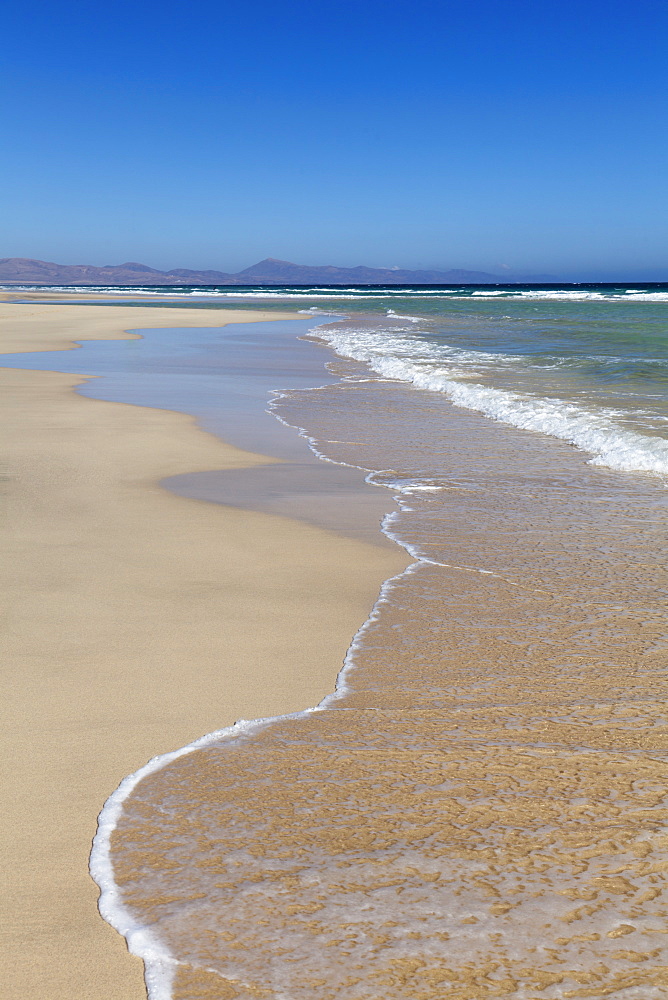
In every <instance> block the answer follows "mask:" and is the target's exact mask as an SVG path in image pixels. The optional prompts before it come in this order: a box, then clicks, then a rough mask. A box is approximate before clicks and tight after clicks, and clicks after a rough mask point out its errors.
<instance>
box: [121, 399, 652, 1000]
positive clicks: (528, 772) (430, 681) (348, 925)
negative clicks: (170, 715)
mask: <svg viewBox="0 0 668 1000" xmlns="http://www.w3.org/2000/svg"><path fill="white" fill-rule="evenodd" d="M306 395H307V394H302V396H300V394H299V393H298V392H297V393H296V394H295V396H296V397H298V398H299V405H298V408H297V404H296V408H295V410H293V411H290V409H289V406H288V404H287V403H285V404H284V406H283V408H282V410H281V411H280V412H281V414H282V415H283V416H286V417H287V418H288V419H290V417H292V418H293V419H295V418H296V416H297V415H299V418H300V421H303V423H304V424H305V426H307V427H308V429H309V432H311V433H315V430H314V427H316V426H317V427H319V429H320V436H318V435H317V439H318V440H321V439H322V438H323V437H324V438H325V439H326V441H327V450H328V454H329V456H330V457H332V458H335V459H339V460H347V461H353V462H356V463H357V464H359V465H364V466H366V467H367V468H368V467H370V468H379V469H387V468H390V467H392V468H394V469H397V468H398V469H399V472H400V473H403V474H405V475H406V476H408V475H409V472H410V469H411V468H415V467H416V466H417V467H418V468H419V467H420V465H421V464H422V467H425V466H426V467H427V468H429V469H430V471H431V472H432V473H433V474H434V475H436V470H437V469H438V470H440V471H439V473H438V481H439V482H440V483H441V484H442V485H441V491H440V492H438V493H437V494H436V495H434V494H431V495H430V494H429V493H427V495H426V496H425V495H424V494H422V495H420V494H419V493H416V494H412V495H411V496H410V498H409V500H408V501H407V502H408V503H409V504H410V515H409V516H407V517H405V518H403V519H402V521H401V525H402V528H401V529H399V528H397V527H396V522H395V525H394V528H393V530H397V531H399V532H400V534H401V535H402V537H404V538H407V537H408V538H409V539H410V540H412V541H413V542H414V543H415V544H417V545H420V546H421V547H422V550H423V551H426V553H427V554H428V556H429V558H430V559H431V560H432V562H430V563H422V565H421V566H420V567H419V569H415V570H413V571H411V573H409V574H406V575H404V576H403V577H402V578H401V579H399V580H396V581H394V583H393V585H392V589H391V591H390V594H391V597H390V598H389V599H388V600H387V601H386V602H385V603H383V604H381V605H379V608H378V612H377V615H376V617H375V618H374V620H373V621H372V622H371V623H370V624H369V625H368V627H367V628H366V629H365V632H364V634H363V636H361V637H358V643H357V648H356V652H355V663H356V667H355V669H354V670H351V671H350V672H349V674H348V675H347V684H348V686H347V690H346V691H345V693H343V694H342V696H341V697H340V698H339V700H332V701H330V702H329V704H328V707H327V709H326V710H324V711H320V712H316V713H311V714H308V715H305V716H302V717H300V718H296V719H294V718H293V719H289V720H279V721H276V722H274V723H272V724H271V725H268V726H265V727H263V728H261V729H260V728H258V729H256V730H255V731H254V732H252V733H247V734H244V735H243V736H241V737H236V738H235V737H234V736H232V735H229V736H228V737H226V738H224V739H221V740H219V741H218V742H217V743H216V744H210V745H209V746H207V747H205V748H202V749H198V750H197V751H195V752H194V753H192V754H190V755H189V756H184V757H181V758H179V759H178V760H175V761H172V762H171V763H169V764H168V765H167V766H165V767H164V768H163V769H162V770H160V771H158V772H156V773H154V774H152V775H149V776H148V777H146V778H144V779H143V781H141V782H140V783H139V784H138V785H137V786H136V788H135V789H134V791H133V793H132V795H131V796H129V798H128V799H127V800H126V802H125V805H124V813H123V816H122V817H121V820H120V822H119V825H118V827H117V829H116V832H115V835H114V838H113V841H112V854H113V859H114V864H115V869H116V878H117V883H118V884H120V885H121V887H122V898H123V900H124V902H125V904H126V906H128V907H130V909H131V910H132V912H133V913H134V914H136V915H137V917H138V918H139V920H140V921H141V922H142V923H143V924H145V925H146V924H149V925H150V926H151V927H152V929H153V931H154V932H155V933H156V935H157V936H158V937H159V940H160V941H161V942H162V944H163V946H166V947H167V948H168V949H169V952H170V954H171V955H172V956H173V957H174V958H176V959H177V960H178V961H179V962H180V963H181V965H180V966H179V967H178V969H177V972H176V977H175V983H174V990H173V996H174V998H175V1000H195V998H198V1000H232V998H244V1000H247V998H250V997H254V998H264V1000H274V998H276V997H289V998H290V1000H503V998H520V997H521V998H522V1000H567V998H573V1000H575V998H582V1000H584V998H592V997H599V998H603V997H614V998H615V1000H616V998H618V997H619V998H620V1000H622V998H623V1000H658V998H660V997H664V996H665V995H666V990H668V948H667V941H668V933H667V932H668V900H667V899H666V889H665V886H666V872H668V833H667V828H668V803H667V802H666V796H665V792H666V781H665V778H666V770H667V766H668V720H667V719H666V712H665V702H666V697H667V696H668V683H667V681H666V662H667V655H666V654H667V652H668V645H667V643H666V616H665V582H666V574H665V561H666V560H665V548H666V530H665V528H666V500H665V496H666V494H665V489H664V488H663V485H662V484H661V483H659V482H657V481H656V480H654V479H652V478H651V477H643V476H637V477H634V476H627V477H625V476H620V475H619V474H617V473H614V472H612V471H611V470H607V469H602V468H596V467H592V466H588V465H587V464H586V457H585V456H583V455H582V453H579V452H577V451H576V450H575V449H572V448H569V447H568V446H567V445H565V444H563V443H562V442H552V443H551V442H549V441H548V442H547V443H546V442H545V440H544V439H543V438H542V437H540V436H538V435H530V434H526V433H523V432H521V431H516V430H515V429H513V428H507V427H504V426H503V425H501V424H498V423H492V422H491V421H488V420H486V419H485V418H483V417H481V416H480V415H478V414H475V413H472V412H471V411H468V410H461V409H458V408H455V407H453V406H451V404H449V403H448V401H447V400H441V399H439V398H438V396H437V394H432V393H421V392H420V391H419V390H412V389H410V388H408V387H406V388H405V389H402V388H401V387H399V386H397V385H388V384H385V383H383V382H377V383H368V381H360V382H359V383H357V384H354V383H350V382H348V383H345V384H341V383H339V384H338V385H329V386H326V387H324V388H322V389H319V390H315V391H311V392H310V393H308V402H306V403H305V402H304V399H303V397H304V396H306ZM309 407H310V409H309ZM409 413H410V415H411V420H408V419H407V414H409ZM374 420H375V421H376V423H374ZM318 421H319V423H318ZM434 426H436V427H437V428H438V434H439V438H438V447H439V448H440V449H441V450H440V453H438V454H437V449H436V448H435V447H434V440H433V438H429V437H428V436H427V434H426V432H425V431H424V428H427V427H434ZM407 427H408V430H407ZM420 447H423V448H424V449H425V450H427V449H428V454H426V455H425V456H423V455H421V454H420V453H419V449H420ZM383 449H384V450H383ZM391 461H395V462H400V463H403V464H399V465H398V466H397V465H394V466H390V462H391ZM411 462H413V463H414V465H411V464H410V463H411ZM427 463H429V464H427ZM439 463H440V466H439ZM397 474H399V473H397Z"/></svg>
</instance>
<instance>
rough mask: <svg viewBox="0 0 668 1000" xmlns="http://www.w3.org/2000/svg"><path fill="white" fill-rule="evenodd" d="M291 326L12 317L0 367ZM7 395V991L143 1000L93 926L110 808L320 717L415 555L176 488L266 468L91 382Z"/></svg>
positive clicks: (11, 376) (0, 320)
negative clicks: (277, 728) (99, 835)
mask: <svg viewBox="0 0 668 1000" xmlns="http://www.w3.org/2000/svg"><path fill="white" fill-rule="evenodd" d="M285 317H286V313H270V312H260V311H254V312H250V311H246V310H243V311H238V312H237V311H235V312H233V311H232V310H229V311H228V310H225V311H224V312H221V311H220V310H217V311H215V312H214V311H210V310H203V309H188V308H179V309H175V308H168V309H161V308H160V307H155V306H152V307H151V308H150V309H147V308H146V307H121V306H119V305H114V306H113V307H110V308H105V307H104V306H101V305H96V306H90V307H87V306H85V305H83V306H82V305H68V306H66V305H62V306H61V305H42V304H36V305H35V304H33V303H31V304H26V305H20V304H16V303H11V304H6V303H3V304H2V305H0V353H16V352H25V351H39V350H56V349H61V350H67V349H70V348H72V347H74V346H75V345H74V341H81V340H99V339H135V335H133V334H127V333H125V332H124V330H125V329H127V328H133V327H134V328H137V327H142V328H144V329H149V328H151V329H154V328H161V327H165V326H172V327H173V326H175V325H178V326H183V327H185V326H209V327H211V326H216V325H223V321H224V323H225V324H226V323H232V322H234V323H238V322H244V321H249V322H257V321H262V320H270V319H273V318H277V319H278V318H280V319H284V318H285ZM212 320H213V322H212ZM72 362H73V363H72V368H73V369H74V370H76V359H75V357H73V359H72ZM3 379H4V382H5V387H6V391H5V394H4V397H5V406H6V410H5V413H4V415H3V421H4V425H5V427H6V429H7V430H8V431H9V432H10V433H9V435H8V437H9V447H8V452H7V480H6V489H5V492H6V499H5V504H4V506H5V511H6V523H7V524H8V527H9V528H10V530H9V531H8V533H7V547H8V552H7V558H6V559H5V560H4V565H5V567H6V571H5V576H6V579H5V581H4V587H5V588H6V590H7V592H8V594H9V595H10V605H11V608H10V610H11V611H12V612H13V623H12V625H11V627H10V629H9V642H8V650H7V654H8V655H7V662H9V663H13V664H14V668H12V671H11V674H12V676H10V685H11V689H12V698H11V707H10V712H9V719H8V720H7V724H6V732H7V734H8V735H7V750H6V754H7V755H8V756H10V755H11V759H12V770H11V774H10V775H9V782H8V784H9V796H10V798H12V799H13V800H14V801H15V803H16V805H15V807H14V808H13V809H12V810H11V813H10V811H7V813H6V814H5V819H4V821H3V824H2V837H3V840H4V841H5V842H6V846H5V856H6V857H7V859H8V862H9V864H8V869H9V870H10V872H11V880H10V881H11V885H10V887H9V889H8V892H7V898H8V901H9V905H8V909H9V911H10V912H11V913H12V925H11V927H10V928H8V932H7V934H6V940H5V944H4V947H3V951H4V953H5V955H6V956H7V966H8V969H9V972H8V973H7V974H6V977H5V990H6V993H5V995H6V996H7V997H8V1000H14V998H16V1000H18V998H19V997H21V998H23V997H25V996H47V995H48V996H49V998H50V1000H60V998H63V1000H64V998H65V997H67V998H68V1000H69V998H71V997H77V998H80V997H81V998H88V997H90V998H97V997H99V998H100V1000H102V998H105V1000H131V998H134V997H141V996H142V995H143V991H144V986H143V969H142V965H141V962H139V961H138V960H136V959H133V958H131V957H129V956H128V954H127V951H126V946H125V943H124V941H123V940H122V939H121V938H120V936H119V935H117V934H116V932H115V931H113V930H112V929H111V928H110V927H109V926H108V925H107V924H105V923H104V922H103V921H102V919H101V918H100V917H99V915H98V913H97V909H96V896H97V890H96V887H95V886H94V884H93V883H92V881H91V879H90V877H89V874H88V868H87V863H88V853H89V849H90V841H91V839H92V836H93V834H94V832H95V822H96V815H97V813H98V812H99V810H100V808H101V807H102V804H103V802H104V800H105V799H106V798H107V796H108V795H109V794H111V792H113V790H114V789H115V788H116V787H117V785H118V784H119V782H120V781H121V780H122V779H123V778H124V777H125V776H126V775H127V774H129V773H130V772H131V771H134V770H136V769H137V768H138V767H140V766H142V765H143V764H144V763H145V762H146V761H147V760H148V759H149V758H150V757H152V756H154V755H155V754H158V753H164V752H167V751H169V750H174V749H177V748H179V747H181V746H183V745H185V744H187V743H190V742H192V741H193V740H194V739H197V738H198V737H201V736H202V735H203V734H205V733H207V732H210V731H212V730H214V729H218V728H221V727H222V726H225V725H230V724H232V723H233V722H234V721H236V719H238V718H240V717H245V718H257V717H262V716H265V717H266V716H273V715H277V714H283V713H286V712H293V711H298V710H300V709H302V708H304V707H306V706H308V705H312V704H315V703H317V702H318V701H320V700H321V698H322V697H323V696H324V695H326V694H327V693H328V692H330V691H331V690H332V688H333V684H334V678H335V676H336V674H337V672H338V670H339V668H340V666H341V663H342V660H343V657H344V654H345V651H346V649H347V647H348V644H349V642H350V640H351V637H352V636H353V634H354V633H355V631H356V630H357V629H358V628H359V626H360V625H361V624H362V623H363V621H364V620H365V618H366V617H367V615H368V612H369V610H370V608H371V606H372V604H373V602H374V600H375V598H376V596H377V593H378V590H379V588H380V585H381V584H382V582H383V581H384V580H385V579H386V578H387V577H389V576H391V575H393V574H394V573H395V572H397V571H398V570H399V569H400V568H402V567H403V566H404V565H405V563H406V559H405V557H404V556H403V553H401V551H400V550H398V549H397V550H396V552H394V551H391V550H389V549H386V548H383V547H381V546H373V545H370V544H365V543H364V542H361V541H358V540H352V539H350V538H347V537H343V536H341V535H339V534H335V533H333V532H331V531H326V530H323V529H322V528H318V527H314V526H312V525H309V524H305V523H302V522H299V521H295V520H290V519H288V518H286V517H282V516H277V515H272V514H267V513H260V512H256V511H246V510H242V509H236V508H235V509H232V508H229V507H225V506H222V505H219V504H210V503H207V502H204V501H199V500H192V499H184V498H182V497H178V496H175V495H174V494H172V493H170V492H168V491H167V490H166V489H163V488H161V487H160V486H159V485H158V483H159V481H160V480H162V479H164V478H166V477H169V476H174V475H178V474H183V473H190V472H196V471H199V470H202V469H213V468H216V469H223V468H226V469H232V468H237V469H242V468H251V467H253V466H260V465H262V464H266V463H267V462H269V461H273V460H269V459H267V458H265V457H263V456H262V455H255V454H252V453H249V452H245V451H242V450H240V449H237V448H233V447H231V446H229V445H227V444H225V443H224V442H223V441H221V440H220V439H219V438H217V437H214V436H213V435H212V434H208V433H207V432H205V431H202V430H201V429H199V428H198V427H197V426H196V425H195V422H194V420H193V419H192V418H190V417H187V416H185V415H183V414H180V413H175V412H170V411H165V410H156V409H146V408H141V407H137V406H130V405H127V404H124V403H112V402H105V401H100V400H91V399H88V398H85V397H83V396H81V395H77V394H76V393H75V392H74V391H73V390H74V389H75V388H76V386H77V385H79V384H81V382H82V378H81V377H80V376H76V375H63V374H58V373H54V372H46V371H22V370H15V369H4V370H3ZM212 539H215V545H212ZM249 624H250V627H249ZM14 670H15V672H14ZM193 675H194V676H193Z"/></svg>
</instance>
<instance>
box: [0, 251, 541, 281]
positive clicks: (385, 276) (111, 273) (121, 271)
mask: <svg viewBox="0 0 668 1000" xmlns="http://www.w3.org/2000/svg"><path fill="white" fill-rule="evenodd" d="M553 280H554V278H551V277H550V275H545V274H542V275H541V274H534V275H515V276H513V277H509V276H508V275H498V274H489V273H488V272H486V271H465V270H461V269H460V268H455V269H453V270H450V271H436V270H429V271H409V270H405V269H402V268H397V267H392V268H385V267H364V266H360V267H333V266H328V265H325V266H310V265H305V264H292V263H291V262H290V261H287V260H276V259H275V258H274V257H267V258H266V259H265V260H261V261H260V262H259V263H258V264H253V266H252V267H247V268H246V269H245V270H243V271H237V272H236V273H235V274H228V273H226V272H225V271H192V270H189V269H188V268H174V270H172V271H159V270H157V269H156V268H155V267H149V266H148V265H147V264H137V263H136V262H135V261H128V262H126V263H125V264H109V265H105V266H104V267H94V266H93V265H91V264H53V263H51V262H49V261H44V260H31V259H30V258H28V257H4V258H0V282H2V283H3V284H31V285H349V284H350V285H464V284H469V285H484V284H497V283H501V284H504V285H505V284H508V283H511V284H516V283H524V282H545V281H553Z"/></svg>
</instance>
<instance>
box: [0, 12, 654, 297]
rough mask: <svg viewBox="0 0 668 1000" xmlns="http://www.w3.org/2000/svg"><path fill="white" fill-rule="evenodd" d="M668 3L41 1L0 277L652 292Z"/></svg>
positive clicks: (17, 31)
mask: <svg viewBox="0 0 668 1000" xmlns="http://www.w3.org/2000/svg"><path fill="white" fill-rule="evenodd" d="M667 29H668V4H667V3H666V2H663V0H662V2H658V0H651V2H648V0H636V2H635V3H634V4H633V5H630V4H628V3H625V4H623V5H622V4H621V3H617V2H615V0H609V2H607V3H603V2H587V0H583V2H579V3H572V2H570V0H564V2H553V0H533V2H520V0H507V2H503V0H496V2H490V0H470V2H464V0H459V2H457V3H453V2H450V0H443V2H440V3H437V2H431V0H428V2H426V0H413V2H412V3H408V2H404V0H401V2H393V0H385V2H382V3H381V2H377V0H368V2H364V0H361V2H357V3H350V2H348V0H344V2H339V3H337V4H336V5H333V4H318V3H317V2H313V0H311V2H308V3H307V2H302V0H297V2H293V3H290V4H289V5H284V4H280V5H279V4H277V3H267V2H265V0H256V2H254V3H252V4H250V3H247V4H243V5H241V4H238V3H234V4H232V3H226V2H218V3H209V2H198V0H194V2H191V3H190V4H184V3H182V2H179V3H173V2H171V0H166V2H164V3H147V2H145V0H135V2H133V3H128V2H126V0H119V2H117V3H115V4H113V5H110V4H107V5H95V4H91V3H90V2H86V3H83V2H81V0H71V2H70V3H69V4H67V5H66V6H63V5H62V4H60V3H59V4H55V3H50V2H49V3H44V2H42V3H40V2H39V0H38V2H37V3H34V4H31V5H29V6H28V5H26V6H25V7H23V8H22V9H19V5H18V4H14V5H13V10H12V11H10V13H9V14H8V15H6V21H5V24H4V25H3V36H4V37H3V67H2V70H1V75H2V94H3V98H2V127H3V137H4V148H5V155H4V156H3V157H2V161H1V163H0V181H1V184H0V191H2V195H1V199H2V218H3V225H2V231H3V238H2V241H1V243H0V256H12V257H13V256H29V257H38V258H43V259H50V260H56V261H59V262H63V263H80V262H87V263H95V264H106V263H119V262H120V261H122V260H128V259H132V260H140V261H143V262H145V263H148V264H151V265H153V266H155V267H160V268H163V267H164V268H170V267H177V266H184V267H195V268H197V267H215V268H220V269H224V270H237V269H239V268H242V267H244V266H247V265H249V264H251V263H254V262H255V261H256V260H258V259H260V258H262V257H265V256H269V255H271V256H275V257H282V258H286V259H290V260H296V261H298V262H301V263H335V264H340V265H354V264H358V263H365V264H370V265H376V266H381V265H388V266H391V265H399V266H403V267H420V266H437V267H444V268H447V267H460V266H464V267H473V268H484V269H489V270H493V271H495V272H499V271H500V270H501V269H502V268H505V267H508V268H511V269H513V270H514V271H542V272H544V271H549V272H552V273H554V274H557V275H559V276H564V277H573V278H579V277H583V278H586V277H592V278H593V277H598V278H605V277H611V278H619V277H623V276H628V277H629V278H630V279H633V278H641V277H645V278H647V279H651V278H655V279H661V278H668V227H667V225H666V222H667V218H666V216H667V212H666V202H667V199H666V177H667V170H666V151H667V146H668V138H667V137H668V130H667V128H666V106H667V105H666V99H667V97H668V94H667V86H666V84H667V82H668V60H667V59H666V51H667V44H666V43H667V40H668V31H667Z"/></svg>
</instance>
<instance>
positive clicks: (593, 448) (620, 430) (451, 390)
mask: <svg viewBox="0 0 668 1000" xmlns="http://www.w3.org/2000/svg"><path fill="white" fill-rule="evenodd" d="M314 332H316V333H317V335H318V336H319V337H321V338H322V339H324V340H326V341H327V342H328V343H329V344H330V346H331V347H333V348H334V349H335V350H336V351H337V352H338V353H339V354H341V355H343V356H345V357H349V358H353V359H355V360H357V361H362V362H365V363H366V364H368V365H369V366H370V367H371V368H372V369H373V371H375V372H377V373H378V374H379V375H382V376H384V377H386V378H392V379H396V380H399V381H403V382H409V383H411V384H412V385H415V386H416V387H417V388H420V389H428V390H430V391H431V392H440V393H444V394H445V395H447V396H448V398H449V399H450V400H451V401H452V402H453V403H454V404H455V405H457V406H462V407H466V408H468V409H471V410H477V411H478V412H479V413H483V414H485V416H488V417H491V418H493V419H494V420H499V421H501V422H503V423H506V424H510V425H512V426H513V427H518V428H520V429H522V430H530V431H538V432H540V433H542V434H547V435H549V436H551V437H556V438H560V439H561V440H563V441H568V442H569V444H572V445H574V446H575V447H577V448H579V449H581V450H582V451H585V452H589V453H590V454H591V455H592V456H593V457H592V459H591V462H592V464H594V465H604V466H607V467H608V468H611V469H616V470H618V471H623V472H651V473H656V474H659V475H668V440H666V439H664V438H660V437H656V436H649V435H644V434H640V433H637V432H636V431H633V430H629V429H627V428H624V427H622V426H621V425H620V424H619V423H617V422H616V420H615V417H616V416H617V415H618V414H617V413H616V412H615V411H612V410H608V409H605V408H600V409H598V410H594V409H586V408H585V407H583V406H579V405H577V404H575V403H566V402H564V401H563V400H561V399H552V398H549V397H542V396H533V395H530V394H529V393H526V392H522V393H520V392H514V391H510V390H505V389H497V388H494V387H493V386H489V385H483V384H481V383H475V382H472V381H471V378H472V377H475V371H474V370H473V371H472V370H471V368H469V367H468V365H466V364H463V362H466V361H467V360H469V361H470V362H473V363H475V362H476V361H478V363H479V362H480V361H481V360H483V359H486V357H487V356H486V355H484V354H483V353H482V352H462V351H457V350H456V349H453V348H451V347H449V346H448V345H442V346H441V345H436V344H429V343H428V342H426V341H423V340H420V339H418V338H417V337H415V336H413V335H411V333H410V332H408V333H403V334H402V333H400V332H398V331H392V332H389V331H387V332H373V331H370V330H368V329H355V328H351V327H348V328H341V327H339V328H338V329H333V328H331V327H321V328H319V329H318V330H317V331H314ZM496 360H497V361H498V360H504V359H496ZM505 360H510V359H505Z"/></svg>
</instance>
